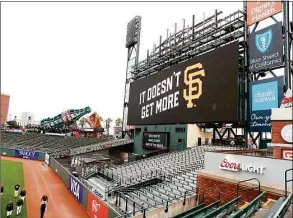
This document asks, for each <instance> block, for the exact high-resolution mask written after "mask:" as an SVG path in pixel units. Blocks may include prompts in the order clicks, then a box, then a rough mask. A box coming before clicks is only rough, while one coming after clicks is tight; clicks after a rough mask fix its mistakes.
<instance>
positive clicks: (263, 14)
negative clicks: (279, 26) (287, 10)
mask: <svg viewBox="0 0 293 218" xmlns="http://www.w3.org/2000/svg"><path fill="white" fill-rule="evenodd" d="M280 12H282V2H281V1H274V0H273V1H272V0H271V1H270V0H258V1H248V0H247V25H252V24H254V23H256V22H259V21H261V20H264V19H266V18H268V17H270V16H273V15H275V14H278V13H280Z"/></svg>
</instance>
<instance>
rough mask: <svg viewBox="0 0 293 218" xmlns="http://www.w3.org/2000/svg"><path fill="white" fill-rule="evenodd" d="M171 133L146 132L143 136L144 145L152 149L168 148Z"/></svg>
mask: <svg viewBox="0 0 293 218" xmlns="http://www.w3.org/2000/svg"><path fill="white" fill-rule="evenodd" d="M168 143H169V134H168V133H158V132H144V133H143V137H142V147H143V148H151V149H162V150H166V149H168V145H169V144H168Z"/></svg>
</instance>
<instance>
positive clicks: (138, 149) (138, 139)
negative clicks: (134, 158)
mask: <svg viewBox="0 0 293 218" xmlns="http://www.w3.org/2000/svg"><path fill="white" fill-rule="evenodd" d="M137 129H140V130H141V131H137ZM179 129H180V131H181V132H178V130H179ZM176 130H177V131H176ZM186 131H187V125H186V124H178V125H146V126H136V127H135V131H134V146H133V153H134V154H137V155H143V154H148V153H151V152H153V151H154V150H149V149H145V148H143V147H142V141H143V133H144V132H158V133H159V132H160V133H169V151H176V150H181V149H183V148H186V142H187V133H186ZM180 140H183V141H182V142H179V141H180Z"/></svg>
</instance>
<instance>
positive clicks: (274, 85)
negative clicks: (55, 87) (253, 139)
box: [248, 77, 283, 132]
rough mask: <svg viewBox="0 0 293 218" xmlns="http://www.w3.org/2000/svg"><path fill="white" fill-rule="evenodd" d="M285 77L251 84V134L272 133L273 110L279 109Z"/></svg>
mask: <svg viewBox="0 0 293 218" xmlns="http://www.w3.org/2000/svg"><path fill="white" fill-rule="evenodd" d="M282 88H283V77H277V78H272V79H266V80H260V81H254V82H251V83H250V86H249V93H250V100H249V117H248V118H249V129H250V131H251V132H270V131H271V109H272V108H278V107H279V105H280V102H281V98H282Z"/></svg>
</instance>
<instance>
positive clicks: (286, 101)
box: [280, 89, 293, 108]
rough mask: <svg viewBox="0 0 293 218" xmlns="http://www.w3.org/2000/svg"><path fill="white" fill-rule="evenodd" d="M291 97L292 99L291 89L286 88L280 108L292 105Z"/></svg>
mask: <svg viewBox="0 0 293 218" xmlns="http://www.w3.org/2000/svg"><path fill="white" fill-rule="evenodd" d="M292 103H293V99H292V91H291V89H287V91H286V93H285V95H284V97H283V99H282V101H281V106H280V108H289V107H292Z"/></svg>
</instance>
